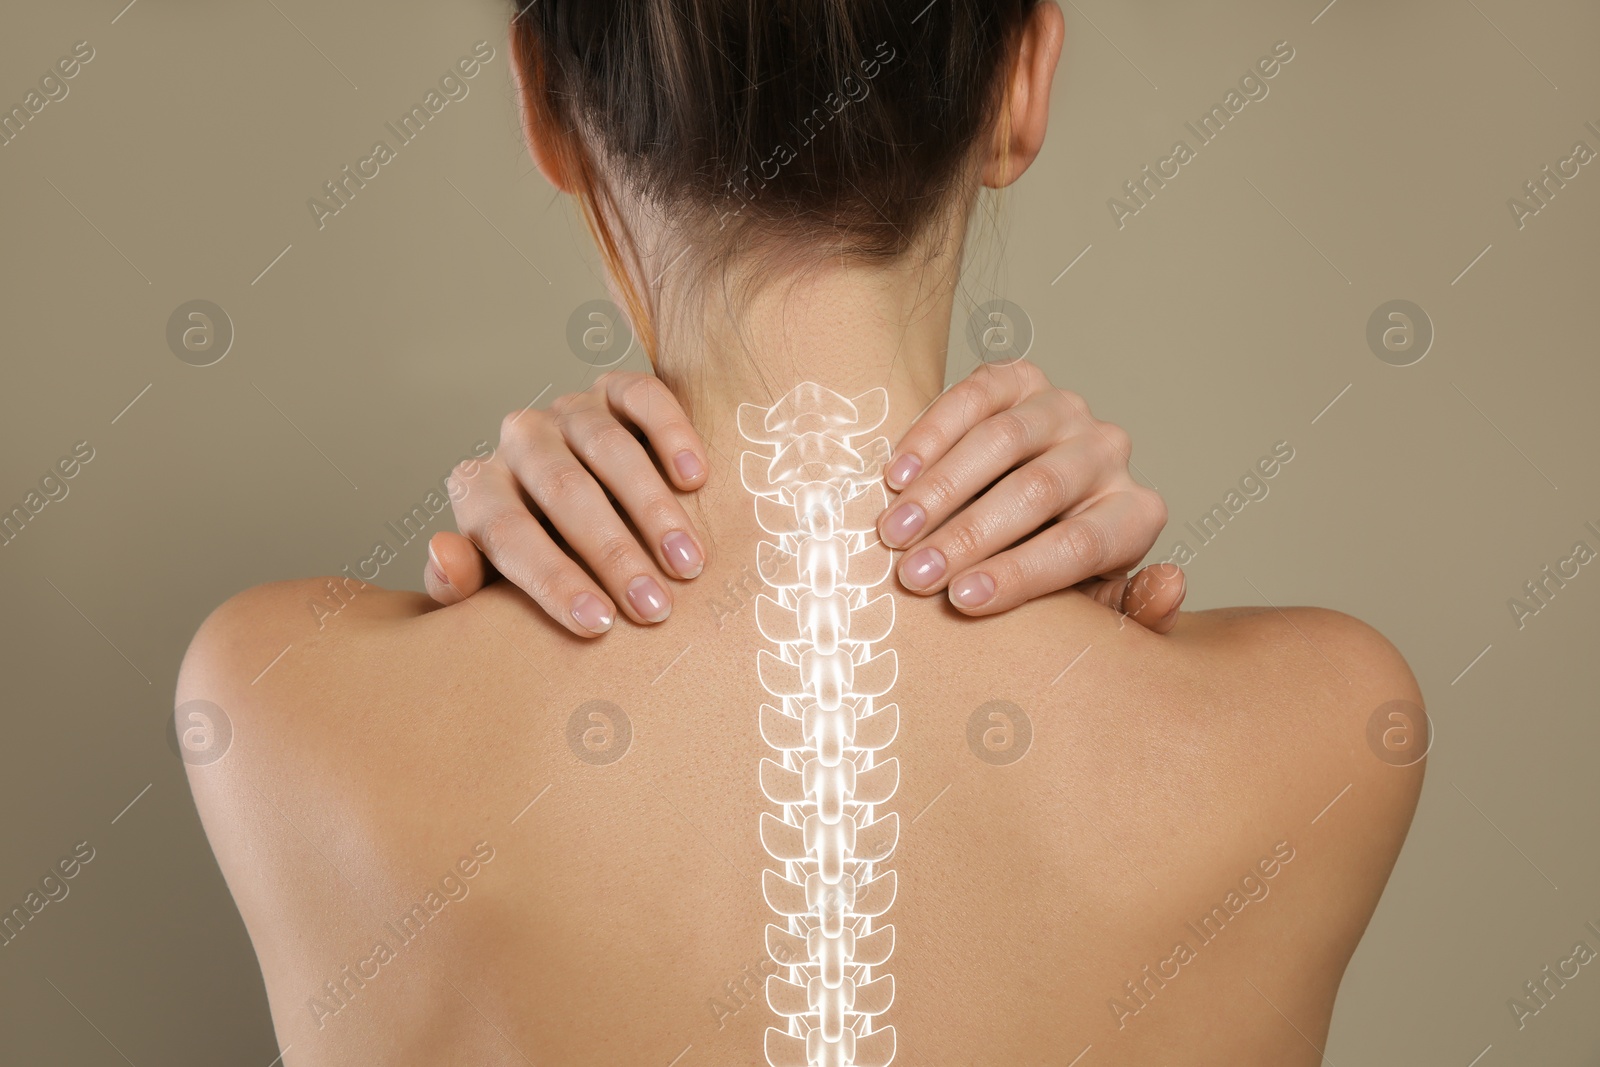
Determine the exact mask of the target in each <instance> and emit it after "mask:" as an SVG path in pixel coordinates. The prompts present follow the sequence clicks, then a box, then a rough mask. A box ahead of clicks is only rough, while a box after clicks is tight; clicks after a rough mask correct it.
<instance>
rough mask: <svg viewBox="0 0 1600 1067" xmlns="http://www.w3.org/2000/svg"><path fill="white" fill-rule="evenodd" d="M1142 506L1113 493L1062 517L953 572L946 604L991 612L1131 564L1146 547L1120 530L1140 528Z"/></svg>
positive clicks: (1130, 496) (972, 611) (973, 611)
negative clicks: (1012, 545)
mask: <svg viewBox="0 0 1600 1067" xmlns="http://www.w3.org/2000/svg"><path fill="white" fill-rule="evenodd" d="M1146 507H1148V504H1146V503H1145V502H1144V501H1143V500H1142V499H1141V498H1140V497H1139V496H1138V495H1137V494H1134V493H1131V492H1129V493H1117V494H1115V495H1113V496H1109V497H1107V498H1106V499H1104V500H1102V501H1100V502H1099V503H1097V504H1095V505H1094V506H1092V507H1090V508H1088V509H1087V510H1085V511H1082V512H1080V513H1078V514H1076V515H1072V516H1069V517H1067V518H1065V519H1062V520H1061V521H1060V522H1058V523H1056V524H1055V525H1054V526H1050V527H1048V528H1046V529H1045V530H1043V531H1042V532H1040V533H1039V534H1037V535H1035V536H1034V537H1032V538H1030V539H1028V540H1027V541H1024V542H1023V543H1022V544H1020V545H1018V546H1017V547H1015V548H1012V549H1008V550H1007V551H1005V552H1001V553H1000V554H999V555H997V556H994V557H992V558H990V559H986V560H984V561H983V562H982V563H981V564H979V565H977V566H976V567H973V568H971V569H968V570H966V571H964V572H961V573H957V574H955V575H954V577H952V579H951V581H950V587H949V595H950V603H951V604H953V605H955V607H956V608H957V610H959V611H962V612H965V613H966V614H968V615H993V614H995V613H997V612H1001V611H1006V610H1008V609H1010V608H1014V607H1016V606H1017V605H1018V604H1022V603H1025V602H1026V601H1029V600H1032V599H1033V598H1034V597H1037V596H1043V595H1044V594H1045V593H1050V592H1054V591H1055V590H1057V589H1065V588H1066V587H1068V586H1071V585H1077V584H1078V583H1079V582H1082V581H1084V580H1085V579H1088V578H1094V577H1097V576H1099V575H1102V574H1109V573H1111V572H1113V571H1121V570H1123V569H1125V568H1127V567H1130V566H1132V565H1133V564H1134V563H1137V562H1138V561H1139V560H1140V559H1141V558H1142V557H1143V555H1144V553H1145V552H1147V551H1149V546H1148V545H1145V546H1144V547H1143V548H1140V549H1137V550H1134V549H1133V548H1132V547H1130V546H1131V545H1132V544H1133V543H1134V542H1128V541H1125V540H1123V539H1122V537H1123V535H1122V532H1123V531H1127V530H1133V529H1143V528H1144V525H1145V523H1144V519H1143V518H1142V517H1141V511H1140V509H1143V508H1146ZM1130 553H1133V554H1132V555H1130Z"/></svg>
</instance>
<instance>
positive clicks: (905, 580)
mask: <svg viewBox="0 0 1600 1067" xmlns="http://www.w3.org/2000/svg"><path fill="white" fill-rule="evenodd" d="M1018 410H1020V409H1018ZM986 425H987V424H986ZM975 432H976V431H975ZM965 445H966V442H962V444H960V445H957V446H956V447H957V448H958V449H960V448H963V447H965ZM1092 448H1093V444H1092V443H1091V442H1089V441H1086V440H1085V439H1084V438H1081V437H1079V438H1074V439H1072V440H1069V441H1067V442H1066V443H1065V444H1061V445H1057V446H1056V447H1055V448H1053V449H1051V450H1050V451H1049V452H1048V453H1046V454H1045V455H1044V456H1041V457H1039V458H1038V459H1035V460H1034V461H1033V462H1031V463H1026V464H1024V465H1023V466H1021V467H1019V468H1017V469H1016V470H1014V471H1012V472H1011V473H1010V474H1007V475H1006V476H1005V477H1004V478H1002V479H1001V480H1000V481H999V482H997V483H995V485H994V487H993V488H991V489H989V490H988V491H987V492H985V493H983V495H982V496H980V497H978V499H977V500H975V501H973V502H972V503H971V504H970V505H968V506H967V507H966V508H964V509H963V510H962V511H960V512H959V513H958V514H956V515H955V517H954V518H951V519H950V520H949V521H947V522H944V523H943V524H942V525H938V520H939V515H940V513H941V512H943V511H944V510H945V509H944V508H943V507H938V506H930V508H929V511H930V513H931V515H930V518H931V521H930V522H929V523H928V524H927V525H928V526H929V527H934V526H937V528H935V529H934V530H933V532H932V533H929V534H926V535H925V536H923V537H922V538H921V539H920V540H918V541H916V542H915V543H914V545H913V546H912V547H911V548H910V549H908V550H907V552H906V553H905V555H904V557H903V558H902V559H901V560H900V567H899V571H898V573H899V576H900V581H901V583H902V584H903V585H904V586H905V587H906V588H907V589H910V590H912V591H913V592H917V593H936V592H938V591H939V590H940V589H943V588H944V586H945V581H946V580H947V579H948V578H950V577H951V576H953V575H956V574H959V573H960V572H962V571H964V570H966V569H968V568H970V567H973V566H976V565H977V564H979V563H982V562H983V561H984V560H986V559H988V558H989V557H990V556H993V555H994V554H996V553H997V552H1001V551H1003V550H1004V549H1006V548H1009V547H1010V546H1012V545H1014V544H1016V543H1017V542H1019V541H1021V540H1022V539H1023V538H1025V537H1027V536H1028V535H1029V534H1032V533H1034V532H1035V531H1037V530H1039V529H1040V528H1042V527H1044V526H1046V525H1048V524H1049V523H1050V521H1051V520H1052V519H1054V518H1056V517H1057V516H1058V515H1061V514H1063V513H1064V512H1065V511H1066V510H1067V508H1068V506H1070V505H1072V504H1074V503H1077V502H1078V501H1079V499H1080V498H1081V497H1082V496H1083V494H1084V492H1085V491H1086V489H1087V485H1088V477H1087V472H1088V471H1090V470H1092V469H1093V465H1092V463H1091V462H1090V461H1089V458H1090V457H1088V456H1087V455H1086V453H1087V452H1088V451H1089V450H1091V449H1092ZM956 458H957V457H956V455H955V453H951V455H950V456H948V457H946V458H945V459H944V460H942V461H941V463H940V466H941V467H942V466H943V465H944V464H946V463H949V462H951V461H952V460H955V459H956ZM930 474H932V475H934V476H935V477H936V478H937V470H936V471H935V472H930ZM968 476H970V477H974V478H976V477H979V475H976V474H971V473H970V472H968V473H965V474H963V475H961V477H962V478H963V479H965V478H966V477H968ZM919 481H921V479H919ZM905 495H909V491H908V493H907V494H903V495H902V497H901V499H902V500H904V498H905ZM905 506H907V505H906V504H901V505H900V507H905ZM911 506H917V505H911ZM899 514H900V508H898V507H897V508H895V509H892V510H891V511H890V513H889V517H888V518H887V519H886V520H885V525H886V526H888V527H890V528H892V527H893V524H894V523H895V522H896V521H897V520H896V517H897V516H898V515H899ZM886 540H887V538H886ZM891 543H892V542H891ZM1147 548H1148V546H1147ZM1141 556H1142V553H1141ZM1135 558H1139V557H1135ZM1099 573H1102V572H1101V571H1088V572H1085V573H1084V574H1083V575H1081V576H1080V579H1079V580H1082V579H1083V578H1091V577H1094V576H1095V575H1096V574H1099ZM1045 592H1049V590H1044V589H1041V590H1037V591H1035V592H1033V593H1032V594H1031V596H1039V595H1041V594H1043V593H1045ZM1030 599H1031V597H1030Z"/></svg>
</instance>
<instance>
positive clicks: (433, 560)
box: [428, 541, 450, 585]
mask: <svg viewBox="0 0 1600 1067" xmlns="http://www.w3.org/2000/svg"><path fill="white" fill-rule="evenodd" d="M428 569H429V570H430V571H432V572H433V580H434V581H436V582H438V583H439V584H440V585H449V584H450V579H449V578H446V577H445V576H444V568H443V567H441V566H439V557H438V556H436V555H434V554H433V542H432V541H429V542H428Z"/></svg>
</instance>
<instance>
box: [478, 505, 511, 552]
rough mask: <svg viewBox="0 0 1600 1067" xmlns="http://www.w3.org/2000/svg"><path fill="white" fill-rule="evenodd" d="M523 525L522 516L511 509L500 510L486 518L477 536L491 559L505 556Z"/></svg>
mask: <svg viewBox="0 0 1600 1067" xmlns="http://www.w3.org/2000/svg"><path fill="white" fill-rule="evenodd" d="M521 525H522V524H521V522H520V517H519V516H518V515H517V514H516V513H514V512H510V511H498V512H496V513H494V514H493V515H490V516H488V517H487V518H486V519H484V520H483V522H482V524H481V525H479V527H478V531H477V533H478V536H477V538H476V539H477V541H478V543H479V544H480V545H481V546H482V547H483V554H484V555H486V556H488V557H489V559H490V560H491V561H494V560H495V559H497V558H499V557H503V556H504V555H505V554H506V553H507V552H508V551H509V550H510V548H511V546H512V545H513V544H514V543H515V542H516V539H517V536H518V534H519V533H520V530H521Z"/></svg>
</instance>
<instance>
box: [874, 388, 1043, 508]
mask: <svg viewBox="0 0 1600 1067" xmlns="http://www.w3.org/2000/svg"><path fill="white" fill-rule="evenodd" d="M1050 387H1051V386H1050V381H1049V379H1047V378H1046V377H1045V376H1044V372H1043V371H1041V370H1040V369H1039V368H1038V367H1036V366H1034V365H1033V364H1032V363H1029V362H1028V361H1027V360H1021V359H1019V360H1014V361H1013V362H1011V363H1006V364H1002V365H997V364H993V363H985V364H984V365H983V366H981V367H979V368H978V369H977V370H975V371H973V372H972V373H971V374H969V375H967V376H966V377H965V378H963V379H962V380H961V381H959V382H957V383H956V384H955V385H952V386H951V387H950V388H948V389H946V390H945V391H944V392H943V393H941V394H939V396H938V398H937V399H935V400H934V402H933V403H932V404H929V405H928V407H927V409H926V410H925V411H923V413H922V414H921V415H918V416H917V419H916V421H915V422H913V423H912V424H911V428H910V429H909V430H907V431H906V432H905V436H903V437H901V438H900V443H899V444H898V445H896V446H895V451H894V455H893V456H892V457H890V460H889V463H888V465H887V466H886V467H885V468H884V472H885V473H884V477H885V479H886V480H887V481H888V483H889V488H891V489H904V488H906V487H907V486H909V485H910V484H911V480H912V479H913V478H915V477H916V476H917V474H918V473H919V472H921V471H923V470H926V469H928V468H929V467H931V466H932V465H933V464H935V463H937V462H938V461H939V460H940V459H941V458H943V457H944V455H945V453H947V452H948V451H950V449H951V447H952V446H954V445H955V443H956V442H957V441H959V440H961V439H962V438H963V437H965V436H966V435H967V432H968V431H969V430H971V429H972V428H973V427H974V426H976V425H978V424H979V423H980V422H982V421H983V420H984V419H987V418H988V417H989V416H991V415H994V414H996V413H998V412H1001V411H1004V410H1005V409H1007V408H1009V407H1014V406H1015V405H1017V404H1018V403H1020V402H1021V401H1022V400H1023V399H1025V398H1026V397H1028V396H1031V395H1033V394H1034V393H1037V392H1039V391H1040V390H1044V389H1049V388H1050Z"/></svg>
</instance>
